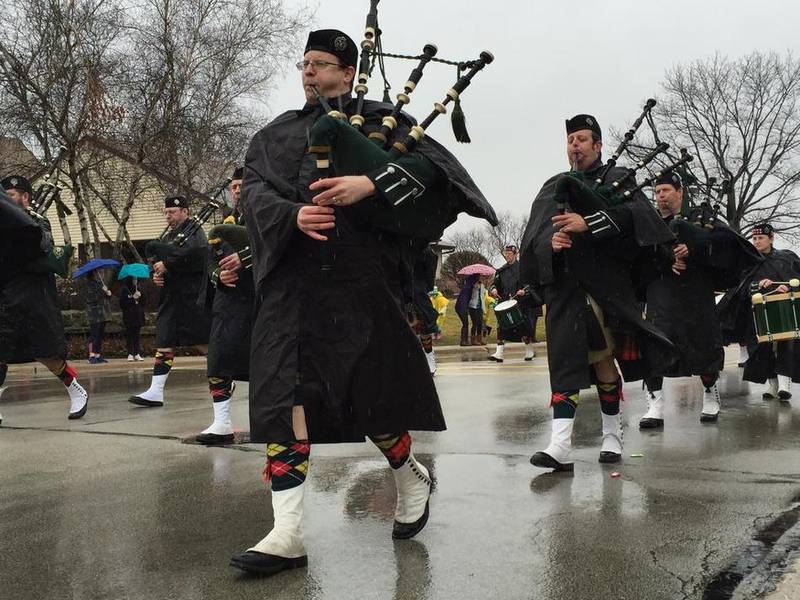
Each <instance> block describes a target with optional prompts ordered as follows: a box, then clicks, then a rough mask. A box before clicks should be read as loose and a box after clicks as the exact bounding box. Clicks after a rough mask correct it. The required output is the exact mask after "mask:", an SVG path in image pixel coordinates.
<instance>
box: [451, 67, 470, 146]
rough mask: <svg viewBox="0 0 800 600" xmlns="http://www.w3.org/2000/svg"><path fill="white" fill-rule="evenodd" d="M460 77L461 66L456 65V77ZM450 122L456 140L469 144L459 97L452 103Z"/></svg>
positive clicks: (465, 120) (465, 121)
mask: <svg viewBox="0 0 800 600" xmlns="http://www.w3.org/2000/svg"><path fill="white" fill-rule="evenodd" d="M460 78H461V66H460V65H459V66H458V76H457V77H456V79H460ZM450 124H451V125H452V126H453V135H455V136H456V141H458V142H461V143H462V144H469V143H470V142H471V141H472V140H471V139H470V137H469V133H468V132H467V119H466V117H465V116H464V111H463V110H462V108H461V98H456V100H455V102H454V103H453V112H452V114H451V115H450Z"/></svg>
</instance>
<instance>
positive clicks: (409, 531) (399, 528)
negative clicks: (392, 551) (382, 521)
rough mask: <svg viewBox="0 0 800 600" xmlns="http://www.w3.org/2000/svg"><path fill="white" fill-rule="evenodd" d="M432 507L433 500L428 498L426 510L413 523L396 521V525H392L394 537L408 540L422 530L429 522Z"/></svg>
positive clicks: (394, 538)
mask: <svg viewBox="0 0 800 600" xmlns="http://www.w3.org/2000/svg"><path fill="white" fill-rule="evenodd" d="M430 508H431V500H430V498H428V501H427V502H426V503H425V512H424V513H422V516H421V517H420V518H419V519H417V520H416V521H414V522H413V523H400V522H398V521H395V522H394V525H393V526H392V539H393V540H407V539H409V538H412V537H414V536H415V535H417V534H418V533H419V532H420V531H422V530H423V528H424V527H425V525H426V524H427V523H428V516H429V515H430Z"/></svg>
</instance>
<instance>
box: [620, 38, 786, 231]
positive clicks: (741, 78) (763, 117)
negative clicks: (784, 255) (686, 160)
mask: <svg viewBox="0 0 800 600" xmlns="http://www.w3.org/2000/svg"><path fill="white" fill-rule="evenodd" d="M662 88H663V92H664V93H663V95H662V97H660V98H659V99H658V100H659V103H658V105H657V107H656V108H655V109H654V111H653V115H652V129H653V130H654V131H655V134H656V137H660V138H663V140H664V141H666V142H668V143H669V144H670V145H671V149H670V152H671V153H673V154H672V155H673V156H676V155H677V149H679V148H687V149H688V150H689V152H690V154H692V155H693V156H694V161H693V162H692V163H691V169H690V173H691V174H690V181H689V183H690V184H693V186H694V188H695V189H697V190H703V189H707V187H708V184H709V183H710V181H711V180H712V178H713V179H716V180H717V181H718V182H722V181H725V180H726V181H728V182H729V184H728V185H727V186H726V188H725V189H719V190H718V193H719V195H720V199H721V212H722V215H723V216H724V217H725V218H726V219H727V221H728V223H729V224H730V225H731V227H733V228H734V229H736V230H737V231H741V232H746V230H747V228H748V227H749V226H750V225H752V224H753V223H755V222H757V221H759V220H762V219H769V220H770V221H771V222H772V223H773V225H774V226H775V227H776V229H778V230H779V231H783V232H787V233H789V234H790V235H792V232H795V237H796V235H797V230H798V227H800V205H799V204H798V199H799V196H800V187H799V184H800V105H798V102H799V101H800V61H798V60H797V59H795V58H794V57H793V56H792V55H791V54H787V55H785V56H779V55H778V54H776V53H762V52H753V53H752V54H748V55H746V56H743V57H741V58H738V59H730V58H727V57H722V56H715V57H714V58H711V59H709V60H698V61H695V62H693V63H690V64H686V65H678V66H676V67H673V68H671V69H669V70H668V71H667V72H666V76H665V79H664V81H663V83H662ZM637 137H641V136H637ZM673 151H674V152H673ZM633 153H634V154H635V155H637V156H641V147H639V148H638V152H637V150H636V147H634V150H633ZM692 176H694V178H696V181H692Z"/></svg>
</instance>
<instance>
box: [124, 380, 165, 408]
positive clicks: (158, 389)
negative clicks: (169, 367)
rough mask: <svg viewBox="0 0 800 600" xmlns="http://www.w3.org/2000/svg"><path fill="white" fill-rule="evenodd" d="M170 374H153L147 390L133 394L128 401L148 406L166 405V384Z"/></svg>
mask: <svg viewBox="0 0 800 600" xmlns="http://www.w3.org/2000/svg"><path fill="white" fill-rule="evenodd" d="M168 376H169V373H167V374H166V375H153V379H152V380H151V381H150V387H149V388H147V391H145V392H142V393H141V394H137V395H136V396H131V397H130V398H128V402H130V403H131V404H138V405H139V406H147V407H154V406H164V386H165V385H166V384H167V377H168Z"/></svg>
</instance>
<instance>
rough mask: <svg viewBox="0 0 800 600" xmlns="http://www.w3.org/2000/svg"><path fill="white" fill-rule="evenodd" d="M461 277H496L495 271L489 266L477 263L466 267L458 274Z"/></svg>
mask: <svg viewBox="0 0 800 600" xmlns="http://www.w3.org/2000/svg"><path fill="white" fill-rule="evenodd" d="M458 274H459V275H494V269H493V268H492V267H490V266H489V265H482V264H480V263H475V264H474V265H469V266H466V267H464V268H463V269H461V270H460V271H459V272H458Z"/></svg>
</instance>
